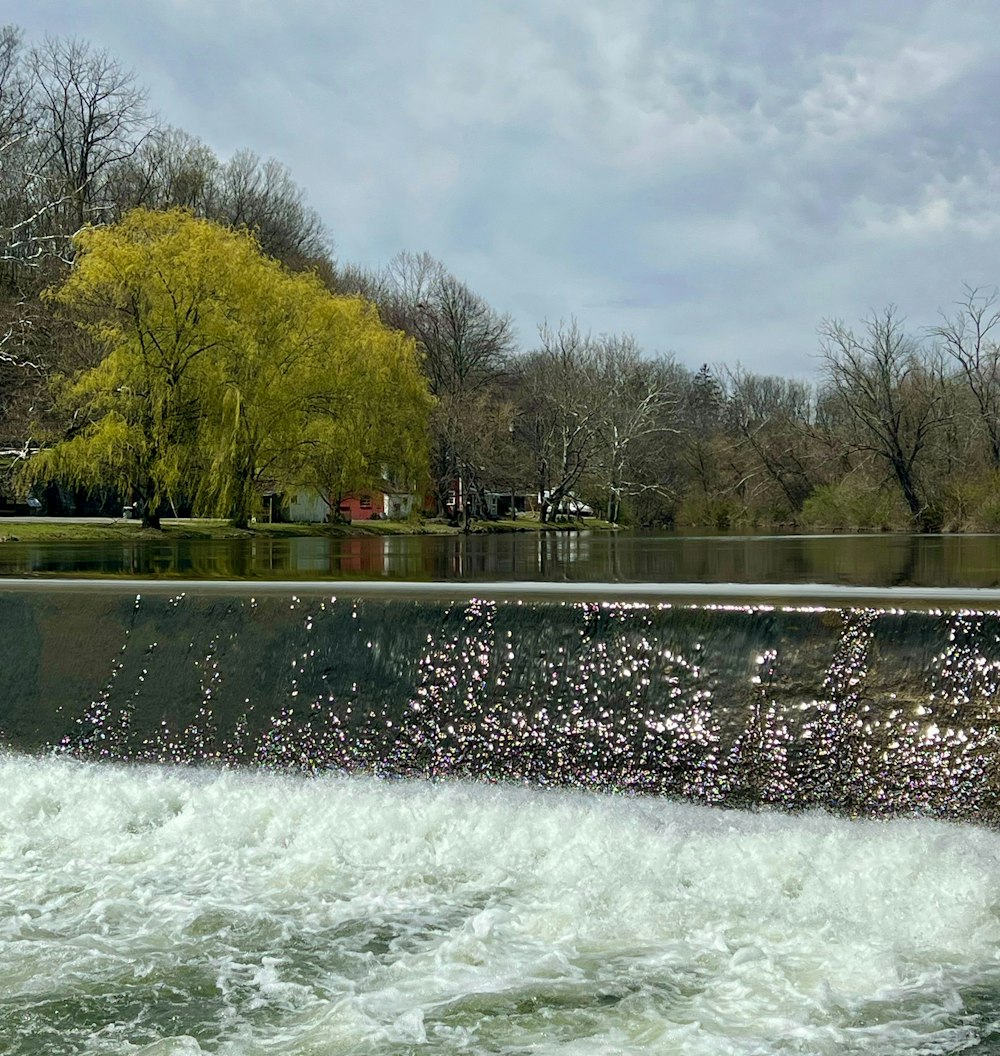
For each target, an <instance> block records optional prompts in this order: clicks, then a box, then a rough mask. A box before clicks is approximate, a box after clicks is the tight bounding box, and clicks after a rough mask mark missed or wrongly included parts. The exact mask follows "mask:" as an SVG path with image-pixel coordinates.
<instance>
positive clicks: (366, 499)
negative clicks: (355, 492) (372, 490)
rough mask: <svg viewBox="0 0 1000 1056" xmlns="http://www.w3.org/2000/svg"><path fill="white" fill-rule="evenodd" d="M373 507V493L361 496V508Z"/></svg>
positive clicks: (368, 508)
mask: <svg viewBox="0 0 1000 1056" xmlns="http://www.w3.org/2000/svg"><path fill="white" fill-rule="evenodd" d="M371 508H372V497H371V495H362V496H361V509H363V510H370V509H371Z"/></svg>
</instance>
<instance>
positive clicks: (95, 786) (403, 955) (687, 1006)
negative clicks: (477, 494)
mask: <svg viewBox="0 0 1000 1056" xmlns="http://www.w3.org/2000/svg"><path fill="white" fill-rule="evenodd" d="M998 871H1000V835H998V834H996V833H993V832H990V831H987V830H985V829H979V828H976V827H971V826H959V825H954V824H946V823H942V822H935V821H930V820H896V821H892V822H873V821H866V822H859V821H850V820H845V819H835V818H832V817H829V816H827V815H824V814H821V813H816V814H804V815H799V816H795V817H788V816H783V815H778V814H769V813H761V814H744V813H739V812H735V811H720V810H715V809H712V808H707V807H698V806H693V805H684V804H678V803H673V802H669V801H665V800H661V799H653V798H647V799H633V798H626V797H604V796H597V795H585V794H582V793H566V792H554V791H549V792H545V791H538V790H535V791H529V790H526V789H521V788H517V787H509V786H490V785H465V784H461V783H427V782H422V783H408V782H402V781H397V782H379V781H374V780H368V779H362V778H345V777H335V776H326V777H320V778H306V777H293V776H279V775H274V774H267V773H255V774H247V773H235V772H219V771H210V770H199V769H175V768H168V767H149V768H145V767H132V768H128V767H118V766H113V765H110V764H100V765H95V764H83V763H77V762H73V761H70V760H66V759H43V760H30V759H26V758H24V757H19V756H6V757H3V758H2V760H0V939H2V941H0V1051H3V1052H5V1053H10V1054H27V1053H38V1054H43V1053H44V1054H62V1053H66V1054H68V1053H122V1054H124V1053H129V1054H133V1053H147V1054H154V1053H155V1054H167V1053H171V1054H185V1056H186V1054H194V1053H200V1052H212V1053H222V1054H232V1056H235V1054H256V1053H261V1054H263V1053H285V1054H291V1053H297V1054H306V1053H308V1054H317V1056H318V1054H326V1053H331V1054H332V1053H375V1054H378V1053H394V1054H403V1053H420V1052H435V1053H452V1052H454V1053H518V1054H525V1053H533V1054H534V1053H537V1054H544V1053H581V1054H589V1053H594V1054H597V1053H629V1052H645V1053H670V1054H674V1053H690V1054H695V1053H706V1054H707V1053H711V1054H717V1053H736V1054H764V1053H814V1054H823V1053H830V1054H843V1053H881V1054H894V1053H900V1054H902V1053H914V1052H920V1053H952V1052H960V1051H962V1052H980V1053H983V1052H995V1051H997V1048H996V1043H997V1041H998V1035H997V1033H996V1031H997V1029H998V1027H997V1021H998V1014H1000V960H998V950H1000V895H998V889H997V884H996V877H997V875H998Z"/></svg>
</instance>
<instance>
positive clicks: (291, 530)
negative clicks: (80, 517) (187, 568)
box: [0, 515, 614, 543]
mask: <svg viewBox="0 0 1000 1056" xmlns="http://www.w3.org/2000/svg"><path fill="white" fill-rule="evenodd" d="M162 523H163V528H162V531H156V530H155V529H150V528H145V529H144V528H142V527H141V526H140V525H139V522H138V521H125V520H120V519H114V520H113V519H111V518H107V517H95V518H93V520H92V521H88V522H86V523H80V522H78V521H66V522H65V523H61V522H52V521H41V520H39V521H32V520H24V521H13V520H11V521H5V520H3V519H0V543H3V542H28V543H34V542H52V543H57V542H78V541H81V540H90V539H96V540H122V541H128V540H138V539H150V540H153V539H241V538H247V537H252V536H257V537H262V538H290V537H295V536H318V537H321V538H322V537H331V536H332V537H350V536H365V535H460V534H461V533H462V529H461V528H455V527H452V526H451V525H449V524H445V523H443V522H441V521H437V520H412V521H411V520H406V521H355V522H354V523H353V524H264V523H260V522H258V523H256V524H254V525H252V526H251V527H250V528H248V529H240V528H234V527H233V526H232V524H231V523H230V522H229V521H227V520H221V519H212V518H192V519H184V520H168V519H164V520H163V522H162ZM581 527H582V528H591V529H598V530H601V529H611V528H614V525H611V524H609V523H608V522H607V521H600V520H597V519H595V518H592V517H587V518H585V519H584V520H583V521H581V522H576V521H570V522H560V523H558V524H554V525H553V524H541V523H540V522H539V521H538V518H537V517H533V516H531V515H525V516H521V517H518V519H517V520H516V521H510V520H500V521H473V522H472V525H471V527H470V531H472V532H475V533H477V534H479V533H484V532H532V531H534V532H537V531H573V530H575V529H578V528H581Z"/></svg>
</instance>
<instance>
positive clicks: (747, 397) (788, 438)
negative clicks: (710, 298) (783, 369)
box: [726, 366, 816, 515]
mask: <svg viewBox="0 0 1000 1056" xmlns="http://www.w3.org/2000/svg"><path fill="white" fill-rule="evenodd" d="M726 388H727V398H728V399H727V403H728V410H727V421H728V423H729V424H730V426H731V428H732V429H733V430H734V431H735V433H736V437H737V444H738V445H739V446H740V447H742V448H743V449H744V450H745V451H746V452H747V454H748V456H749V458H748V461H749V462H750V463H751V465H752V467H753V468H752V469H751V470H749V472H754V473H758V474H759V475H761V476H762V477H764V478H765V479H766V480H767V481H769V482H771V483H772V484H773V485H776V486H777V487H778V489H779V491H780V493H781V494H782V495H783V496H784V499H785V501H786V502H787V504H788V510H789V513H791V514H792V515H794V514H796V513H797V512H798V511H799V510H800V509H801V508H802V503H803V502H804V501H805V499H806V498H808V496H809V493H810V492H811V491H812V489H813V487H814V486H815V483H816V480H815V477H816V468H815V466H814V465H813V462H814V460H813V458H812V457H811V453H810V451H809V445H810V432H809V430H810V425H811V422H812V417H813V398H812V387H811V386H810V385H807V384H806V383H804V382H801V381H795V380H791V379H788V378H780V377H775V376H773V375H762V374H754V373H752V372H750V371H748V370H744V369H743V368H741V367H739V366H737V367H736V368H735V369H733V370H729V369H727V370H726Z"/></svg>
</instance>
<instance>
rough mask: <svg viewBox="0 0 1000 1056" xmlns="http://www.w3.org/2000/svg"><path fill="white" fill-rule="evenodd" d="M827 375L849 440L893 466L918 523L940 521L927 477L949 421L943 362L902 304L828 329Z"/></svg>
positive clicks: (824, 346)
mask: <svg viewBox="0 0 1000 1056" xmlns="http://www.w3.org/2000/svg"><path fill="white" fill-rule="evenodd" d="M820 338H821V354H822V357H823V365H824V374H825V377H826V382H827V385H828V387H829V389H830V394H831V396H833V397H834V398H835V399H836V400H837V402H838V404H839V406H840V408H841V413H842V414H843V415H844V418H845V421H846V423H847V426H848V428H847V430H846V435H845V436H844V441H845V442H846V443H847V444H849V445H850V446H852V447H853V448H854V449H855V450H858V451H865V452H870V453H871V454H872V455H874V456H875V457H876V458H878V459H880V460H881V461H882V462H883V463H884V464H885V465H886V466H887V467H888V469H889V470H890V471H891V474H892V476H893V477H894V479H895V480H896V482H897V484H898V485H899V487H900V490H901V491H902V493H903V498H904V499H905V500H906V505H907V507H908V509H909V511H910V514H911V516H912V517H913V520H914V522H915V523H916V524H918V525H919V526H920V527H921V528H923V529H930V528H932V527H934V526H935V525H936V520H937V516H936V514H935V512H934V510H933V509H932V504H931V502H930V499H929V496H928V493H927V491H926V489H925V486H924V482H923V480H922V471H923V468H924V466H923V460H924V456H925V455H926V452H927V450H928V445H929V444H930V441H931V440H932V439H933V437H934V435H935V432H936V431H937V430H938V429H939V428H940V427H941V426H942V425H943V423H944V422H946V421H947V420H948V417H949V414H950V411H949V407H948V403H947V387H946V384H945V377H944V369H943V364H942V362H941V359H940V357H939V356H936V355H934V354H933V353H928V352H927V351H925V350H924V349H922V348H921V346H920V345H919V344H918V343H917V341H916V340H915V339H914V338H913V337H911V336H910V335H909V334H907V333H906V331H905V330H904V328H903V322H902V320H901V319H900V317H899V315H898V314H897V311H896V309H895V307H894V306H891V305H890V306H889V307H888V308H886V309H885V310H884V311H882V312H881V313H878V314H875V313H873V314H872V315H870V316H869V317H868V318H867V319H865V320H864V328H863V330H862V331H861V332H860V333H856V332H855V331H854V330H852V329H851V328H850V327H848V326H846V325H845V324H844V323H842V322H839V321H837V320H832V321H827V322H824V323H823V324H822V326H821V328H820Z"/></svg>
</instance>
